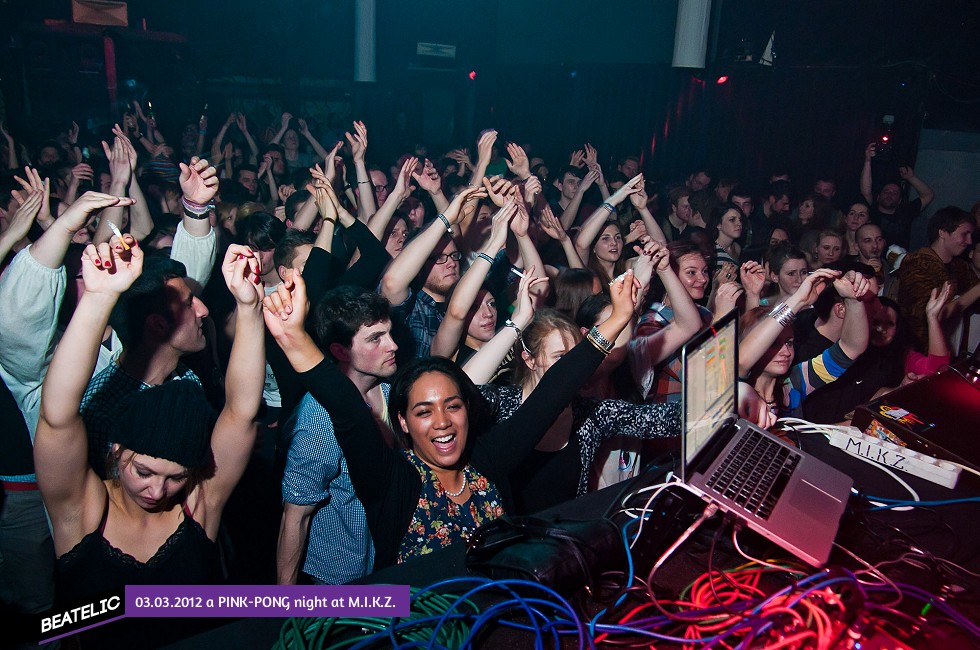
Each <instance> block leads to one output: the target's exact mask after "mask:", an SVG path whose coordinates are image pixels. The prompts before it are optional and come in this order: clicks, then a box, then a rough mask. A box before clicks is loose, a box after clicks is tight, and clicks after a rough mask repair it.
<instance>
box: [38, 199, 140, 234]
mask: <svg viewBox="0 0 980 650" xmlns="http://www.w3.org/2000/svg"><path fill="white" fill-rule="evenodd" d="M134 203H136V200H135V199H131V198H129V197H124V196H113V195H111V194H102V193H101V192H86V193H85V194H82V195H81V196H80V197H78V198H77V199H75V202H74V203H72V204H71V205H70V206H68V209H66V210H65V211H64V212H62V213H61V216H60V217H58V219H57V221H55V222H54V223H55V225H54V226H52V227H64V228H65V229H66V230H67V231H68V232H69V233H70V234H75V233H76V232H78V231H79V230H81V229H82V228H84V227H85V226H86V225H87V224H88V221H89V217H90V216H91V214H92V213H93V212H95V211H96V210H101V209H102V208H111V207H113V206H119V207H126V206H129V205H133V204H134Z"/></svg>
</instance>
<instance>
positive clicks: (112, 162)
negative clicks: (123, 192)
mask: <svg viewBox="0 0 980 650" xmlns="http://www.w3.org/2000/svg"><path fill="white" fill-rule="evenodd" d="M102 150H103V151H104V152H105V157H106V158H107V159H108V161H109V173H110V174H111V175H112V182H113V184H118V185H120V186H122V187H126V186H128V185H129V178H130V175H131V174H132V173H133V169H132V167H131V166H130V163H129V152H128V151H126V148H125V147H124V146H123V144H122V140H121V139H120V138H119V136H116V137H115V138H114V139H113V141H112V147H110V146H109V143H108V142H106V141H105V140H103V141H102Z"/></svg>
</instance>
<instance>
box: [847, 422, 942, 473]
mask: <svg viewBox="0 0 980 650" xmlns="http://www.w3.org/2000/svg"><path fill="white" fill-rule="evenodd" d="M849 429H850V430H849V431H846V432H845V431H842V430H840V429H835V430H834V431H833V432H832V433H831V435H830V444H832V445H833V446H835V447H837V448H838V449H842V450H844V451H845V452H847V453H849V454H851V455H853V456H860V457H861V458H864V459H865V460H870V461H872V462H874V463H877V464H878V465H881V466H882V467H887V468H888V469H897V470H899V471H902V472H906V473H908V474H912V475H913V476H918V477H919V478H923V479H925V480H927V481H932V482H933V483H937V484H939V485H942V486H944V487H948V488H953V487H955V486H956V481H957V479H959V477H960V468H959V467H957V466H956V465H955V464H953V463H950V462H948V461H945V460H940V459H938V458H934V457H932V456H929V455H926V454H921V453H919V452H917V451H913V450H912V449H908V448H907V447H900V446H899V445H896V444H894V443H891V442H888V441H886V440H882V439H881V438H878V437H875V436H869V435H867V434H865V433H861V432H860V431H858V430H857V429H855V428H854V427H849Z"/></svg>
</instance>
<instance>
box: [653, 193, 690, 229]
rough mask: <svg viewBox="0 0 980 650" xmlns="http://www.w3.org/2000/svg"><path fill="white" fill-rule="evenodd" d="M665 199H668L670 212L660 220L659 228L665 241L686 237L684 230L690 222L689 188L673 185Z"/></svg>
mask: <svg viewBox="0 0 980 650" xmlns="http://www.w3.org/2000/svg"><path fill="white" fill-rule="evenodd" d="M667 199H668V200H669V201H670V212H669V213H668V214H667V217H666V218H665V219H663V220H662V221H661V222H660V229H661V230H663V231H664V235H665V236H666V237H667V241H677V240H678V239H683V238H685V237H686V235H685V231H686V230H687V229H688V226H689V225H690V222H691V216H692V214H693V210H692V209H691V190H689V189H688V188H686V187H675V188H674V189H672V190H671V191H670V192H668V193H667Z"/></svg>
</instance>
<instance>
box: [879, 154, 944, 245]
mask: <svg viewBox="0 0 980 650" xmlns="http://www.w3.org/2000/svg"><path fill="white" fill-rule="evenodd" d="M876 147H877V145H876V144H875V143H874V142H872V143H871V144H869V145H868V146H867V148H866V149H865V150H864V166H863V167H862V168H861V196H863V197H864V200H865V201H867V202H868V204H869V205H870V206H871V220H872V221H874V222H875V223H877V224H879V225H880V226H881V231H882V233H884V235H885V237H886V238H887V239H888V241H890V242H891V243H893V244H898V245H899V246H901V247H902V248H905V249H907V248H908V247H909V241H910V239H911V235H912V222H913V221H915V219H916V217H918V216H919V215H920V214H921V213H922V211H923V210H925V209H926V207H927V206H928V205H929V204H930V203H932V199H933V198H934V197H935V193H934V192H933V191H932V188H930V187H929V186H928V185H926V184H925V183H924V182H923V181H922V179H920V178H919V177H917V176H916V175H915V170H913V169H912V168H911V167H908V166H902V167H899V168H898V173H899V175H900V176H901V177H902V180H903V181H905V182H907V183H908V184H909V185H911V186H912V188H913V189H915V191H916V192H918V194H919V197H918V198H917V199H914V200H912V201H904V200H903V198H902V188H901V186H900V185H899V184H898V183H897V182H895V181H888V182H886V183H885V184H884V185H882V186H881V189H880V190H879V191H878V195H877V196H875V197H874V198H872V191H871V188H872V185H871V183H872V179H871V160H872V159H873V158H874V157H875V152H876ZM930 245H931V244H930Z"/></svg>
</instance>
